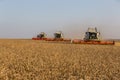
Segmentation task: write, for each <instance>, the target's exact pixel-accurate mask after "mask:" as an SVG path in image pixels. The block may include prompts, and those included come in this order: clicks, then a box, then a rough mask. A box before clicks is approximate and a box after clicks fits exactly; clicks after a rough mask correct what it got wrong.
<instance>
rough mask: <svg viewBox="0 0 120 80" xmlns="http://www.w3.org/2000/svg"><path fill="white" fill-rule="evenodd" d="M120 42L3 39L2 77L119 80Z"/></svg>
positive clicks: (0, 50)
mask: <svg viewBox="0 0 120 80" xmlns="http://www.w3.org/2000/svg"><path fill="white" fill-rule="evenodd" d="M119 79H120V46H112V45H81V44H65V43H53V42H44V41H32V40H0V80H119Z"/></svg>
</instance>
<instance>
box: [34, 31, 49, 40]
mask: <svg viewBox="0 0 120 80" xmlns="http://www.w3.org/2000/svg"><path fill="white" fill-rule="evenodd" d="M46 36H47V35H46V34H45V33H44V32H41V33H40V34H38V35H37V37H34V38H32V40H46V39H47V38H46Z"/></svg>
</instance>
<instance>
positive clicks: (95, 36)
mask: <svg viewBox="0 0 120 80" xmlns="http://www.w3.org/2000/svg"><path fill="white" fill-rule="evenodd" d="M72 43H75V44H96V45H114V44H115V42H114V41H103V40H101V35H100V32H98V31H97V28H88V30H87V32H86V33H85V37H84V40H80V39H74V40H73V41H72Z"/></svg>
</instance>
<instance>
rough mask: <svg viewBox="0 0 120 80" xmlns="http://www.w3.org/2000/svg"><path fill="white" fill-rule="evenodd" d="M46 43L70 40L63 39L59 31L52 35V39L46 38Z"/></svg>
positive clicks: (68, 40)
mask: <svg viewBox="0 0 120 80" xmlns="http://www.w3.org/2000/svg"><path fill="white" fill-rule="evenodd" d="M46 41H67V42H70V41H71V39H65V38H64V36H63V33H62V32H61V31H58V32H56V33H54V38H47V39H46Z"/></svg>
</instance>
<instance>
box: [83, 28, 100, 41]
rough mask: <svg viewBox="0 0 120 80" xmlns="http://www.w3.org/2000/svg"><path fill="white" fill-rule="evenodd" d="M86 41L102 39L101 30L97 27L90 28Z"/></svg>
mask: <svg viewBox="0 0 120 80" xmlns="http://www.w3.org/2000/svg"><path fill="white" fill-rule="evenodd" d="M84 40H85V41H100V32H98V31H97V28H88V30H87V32H86V33H85V38H84Z"/></svg>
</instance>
